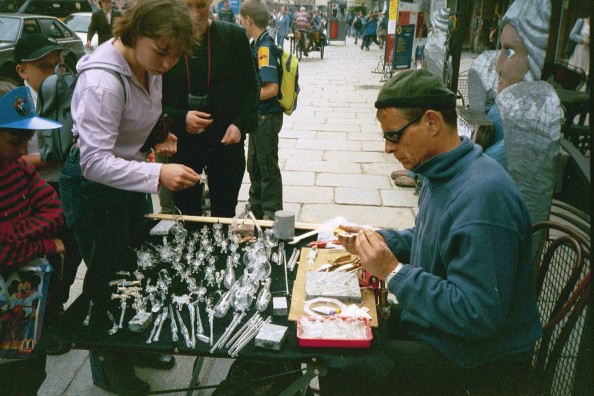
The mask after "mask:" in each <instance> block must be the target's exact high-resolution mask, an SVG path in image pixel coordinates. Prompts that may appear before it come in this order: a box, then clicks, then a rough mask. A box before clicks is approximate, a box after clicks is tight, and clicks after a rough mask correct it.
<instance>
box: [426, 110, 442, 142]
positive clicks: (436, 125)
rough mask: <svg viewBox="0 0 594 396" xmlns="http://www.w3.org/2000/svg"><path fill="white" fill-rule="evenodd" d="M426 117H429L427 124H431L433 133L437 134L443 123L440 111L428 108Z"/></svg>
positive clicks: (430, 127)
mask: <svg viewBox="0 0 594 396" xmlns="http://www.w3.org/2000/svg"><path fill="white" fill-rule="evenodd" d="M425 117H427V124H428V125H429V129H430V131H431V135H433V136H435V135H437V134H438V133H439V131H440V130H441V126H442V125H443V116H442V115H441V113H440V112H439V111H435V110H427V111H426V112H425Z"/></svg>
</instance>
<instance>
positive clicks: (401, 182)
mask: <svg viewBox="0 0 594 396" xmlns="http://www.w3.org/2000/svg"><path fill="white" fill-rule="evenodd" d="M394 184H395V185H397V186H399V187H416V185H417V183H416V182H415V179H413V178H412V177H408V176H399V177H397V178H396V179H394Z"/></svg>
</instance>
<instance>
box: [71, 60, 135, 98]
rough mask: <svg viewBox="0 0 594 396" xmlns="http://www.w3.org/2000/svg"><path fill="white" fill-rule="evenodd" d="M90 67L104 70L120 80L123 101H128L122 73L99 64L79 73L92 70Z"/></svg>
mask: <svg viewBox="0 0 594 396" xmlns="http://www.w3.org/2000/svg"><path fill="white" fill-rule="evenodd" d="M92 69H99V70H103V71H106V72H108V73H109V74H111V75H112V76H114V77H115V78H117V79H118V81H119V82H120V84H122V88H123V89H124V103H126V102H127V101H128V93H127V92H126V84H125V83H124V78H123V77H122V75H121V74H120V73H119V72H117V71H115V70H113V69H109V68H107V67H99V66H97V67H90V68H88V69H85V70H83V71H82V72H80V73H79V75H80V74H81V73H84V72H85V71H87V70H92Z"/></svg>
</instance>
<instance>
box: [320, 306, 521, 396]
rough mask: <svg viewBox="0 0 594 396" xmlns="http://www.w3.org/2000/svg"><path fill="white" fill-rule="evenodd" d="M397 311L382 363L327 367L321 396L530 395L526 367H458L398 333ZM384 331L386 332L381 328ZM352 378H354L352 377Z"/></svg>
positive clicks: (497, 364)
mask: <svg viewBox="0 0 594 396" xmlns="http://www.w3.org/2000/svg"><path fill="white" fill-rule="evenodd" d="M400 312H401V311H400V309H399V307H398V306H393V307H392V309H391V313H392V315H391V317H390V320H389V322H388V323H382V325H386V326H385V327H387V332H383V333H382V334H381V336H382V337H387V339H388V340H386V341H384V343H383V345H384V349H383V351H382V352H383V356H380V358H383V359H384V360H383V361H382V363H383V364H378V361H377V360H376V361H374V362H370V361H367V360H365V359H361V360H360V361H359V362H357V363H354V364H352V365H349V366H345V367H341V368H330V369H329V370H328V375H326V376H322V377H320V390H321V391H322V394H323V395H325V396H326V395H341V396H343V395H363V394H364V395H411V396H414V395H423V396H425V395H435V396H438V395H440V396H441V395H464V394H466V391H469V392H470V394H471V395H482V396H484V395H493V396H496V395H505V396H508V395H522V394H527V393H528V386H529V384H530V381H529V378H530V362H529V361H522V362H511V361H509V362H508V361H498V362H493V363H486V364H484V365H481V366H478V367H474V368H462V367H460V366H458V365H457V364H455V363H453V362H451V361H450V360H448V359H446V358H445V357H444V356H443V355H442V354H441V353H440V352H438V351H437V350H436V349H435V348H433V347H431V346H429V345H428V344H426V343H424V342H421V341H416V340H411V339H407V338H406V337H405V336H403V335H401V334H399V332H398V322H399V318H400ZM384 330H385V329H384ZM355 373H356V375H355Z"/></svg>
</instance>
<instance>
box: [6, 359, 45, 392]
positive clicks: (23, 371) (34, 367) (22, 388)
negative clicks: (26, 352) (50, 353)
mask: <svg viewBox="0 0 594 396" xmlns="http://www.w3.org/2000/svg"><path fill="white" fill-rule="evenodd" d="M45 360H46V356H45V355H44V354H39V353H35V352H33V353H32V354H31V356H30V357H28V358H26V359H14V360H13V361H12V362H9V363H4V364H0V395H7V396H9V395H19V396H21V395H22V396H35V395H37V391H38V390H39V388H40V387H41V384H43V381H45V377H46V373H45Z"/></svg>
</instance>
